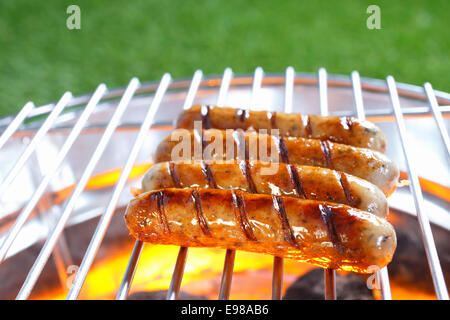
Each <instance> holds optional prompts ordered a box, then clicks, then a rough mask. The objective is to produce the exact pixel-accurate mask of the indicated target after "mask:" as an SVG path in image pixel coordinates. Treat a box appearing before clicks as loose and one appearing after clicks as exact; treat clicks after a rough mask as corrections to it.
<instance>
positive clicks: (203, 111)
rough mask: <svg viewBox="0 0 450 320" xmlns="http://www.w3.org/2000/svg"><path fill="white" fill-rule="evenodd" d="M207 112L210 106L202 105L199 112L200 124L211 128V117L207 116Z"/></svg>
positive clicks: (205, 127)
mask: <svg viewBox="0 0 450 320" xmlns="http://www.w3.org/2000/svg"><path fill="white" fill-rule="evenodd" d="M209 112H210V106H209V105H202V107H201V110H200V113H201V115H202V125H203V128H204V129H210V128H211V119H210V117H209Z"/></svg>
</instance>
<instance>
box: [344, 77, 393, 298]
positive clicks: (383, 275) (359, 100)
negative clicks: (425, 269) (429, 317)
mask: <svg viewBox="0 0 450 320" xmlns="http://www.w3.org/2000/svg"><path fill="white" fill-rule="evenodd" d="M351 80H352V87H353V96H354V99H355V109H356V116H357V118H358V119H359V120H361V121H363V120H365V119H366V115H365V112H364V102H363V97H362V88H361V78H360V76H359V73H358V71H353V72H352V73H351ZM376 277H377V279H379V284H380V286H381V288H379V290H380V298H381V299H382V300H391V299H392V296H391V289H390V284H389V274H388V269H387V267H384V268H382V269H381V270H380V271H377V273H376ZM377 283H378V281H377Z"/></svg>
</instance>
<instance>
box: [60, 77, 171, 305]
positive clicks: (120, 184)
mask: <svg viewBox="0 0 450 320" xmlns="http://www.w3.org/2000/svg"><path fill="white" fill-rule="evenodd" d="M169 84H170V75H169V74H165V75H164V76H163V77H162V79H161V85H160V86H159V88H158V90H157V91H156V94H155V97H154V99H153V101H152V103H151V105H150V108H149V109H148V111H147V114H146V116H145V118H144V121H143V122H142V125H141V128H140V130H139V133H138V135H137V137H136V140H135V142H134V145H133V147H132V149H131V151H130V155H129V156H128V159H127V161H126V163H125V166H124V167H123V169H122V173H121V174H120V177H119V180H118V181H117V183H116V186H115V187H114V191H113V193H112V196H111V199H110V200H109V203H108V206H107V207H106V210H105V212H104V213H103V215H102V216H101V218H100V221H99V223H98V225H97V228H96V230H95V232H94V235H93V237H92V239H91V242H90V244H89V247H88V249H87V250H86V253H85V256H84V258H83V261H82V263H81V266H80V268H79V269H78V272H77V275H76V277H75V279H74V282H73V283H72V286H71V288H70V291H69V294H68V296H67V299H68V300H73V299H76V298H77V297H78V295H79V293H80V290H81V287H82V285H83V283H84V280H85V278H86V276H87V273H88V271H89V269H90V267H91V265H92V262H93V261H94V258H95V255H96V254H97V251H98V248H99V247H100V244H101V242H102V240H103V237H104V235H105V233H106V230H107V228H108V226H109V223H110V221H111V218H112V216H113V214H114V211H115V209H116V206H117V202H118V201H119V197H120V194H121V193H122V190H123V188H124V187H125V183H126V182H127V180H128V177H129V175H130V173H131V169H132V168H133V164H134V162H135V161H136V158H137V156H138V154H139V150H140V149H141V147H142V144H143V143H144V140H145V138H146V136H147V133H148V131H149V129H150V128H151V126H152V124H153V120H154V118H155V115H156V113H157V112H158V110H159V106H160V105H161V101H162V98H163V96H164V94H165V92H166V90H167V88H168V87H169Z"/></svg>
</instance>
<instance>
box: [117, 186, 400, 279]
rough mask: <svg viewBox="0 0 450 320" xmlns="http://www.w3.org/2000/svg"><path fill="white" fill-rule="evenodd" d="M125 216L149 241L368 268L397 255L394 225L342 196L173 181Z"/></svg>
mask: <svg viewBox="0 0 450 320" xmlns="http://www.w3.org/2000/svg"><path fill="white" fill-rule="evenodd" d="M125 220H126V224H127V227H128V229H129V230H130V232H131V234H132V235H133V236H134V237H135V238H137V239H139V240H141V241H146V242H151V243H155V244H171V245H178V246H188V247H220V248H226V249H233V250H245V251H251V252H258V253H265V254H270V255H274V256H278V257H284V258H292V259H297V260H299V261H301V262H307V263H311V264H313V265H316V266H319V267H323V268H333V269H336V270H344V271H354V272H360V273H366V272H368V268H369V266H373V265H376V266H378V267H380V268H382V267H384V266H386V265H387V264H388V263H389V262H390V261H391V259H392V256H393V253H394V251H395V247H396V237H395V233H394V229H393V228H392V226H391V225H390V224H389V223H388V222H387V221H386V220H385V219H381V218H379V217H377V216H375V215H373V214H370V213H367V212H364V211H361V210H358V209H354V208H351V207H349V206H346V205H342V204H335V203H330V202H324V201H315V200H304V199H299V198H293V197H283V196H277V195H263V194H251V193H247V192H242V191H240V190H219V189H199V188H192V189H177V188H167V189H162V190H157V191H152V192H147V193H143V194H141V195H140V196H138V197H136V198H134V199H133V200H131V202H130V204H129V206H128V208H127V211H126V214H125Z"/></svg>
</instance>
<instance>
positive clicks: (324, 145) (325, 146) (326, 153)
mask: <svg viewBox="0 0 450 320" xmlns="http://www.w3.org/2000/svg"><path fill="white" fill-rule="evenodd" d="M320 148H321V149H322V153H323V157H324V159H325V165H326V166H327V167H328V168H330V169H333V158H332V156H331V150H330V143H329V142H328V140H324V141H320Z"/></svg>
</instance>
